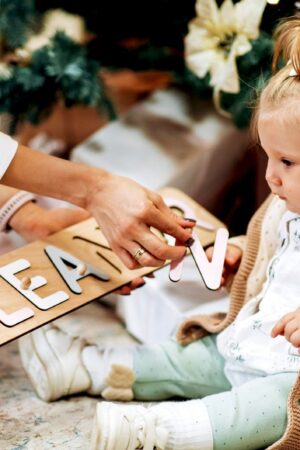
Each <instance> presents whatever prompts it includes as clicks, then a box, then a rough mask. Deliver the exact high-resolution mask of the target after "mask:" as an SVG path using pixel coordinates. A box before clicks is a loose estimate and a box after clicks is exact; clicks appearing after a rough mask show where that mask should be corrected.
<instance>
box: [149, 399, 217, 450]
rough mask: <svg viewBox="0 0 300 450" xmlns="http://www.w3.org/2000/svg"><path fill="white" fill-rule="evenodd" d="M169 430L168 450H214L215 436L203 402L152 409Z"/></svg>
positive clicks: (160, 422) (181, 403)
mask: <svg viewBox="0 0 300 450" xmlns="http://www.w3.org/2000/svg"><path fill="white" fill-rule="evenodd" d="M151 409H152V410H153V412H154V411H155V413H157V414H158V417H159V424H160V425H161V426H163V427H164V428H166V429H167V430H168V433H169V435H168V441H167V447H166V450H195V449H196V448H197V449H199V450H200V449H201V450H213V434H212V428H211V423H210V420H209V416H208V412H207V409H206V406H205V404H204V403H203V402H202V401H201V400H188V401H182V402H165V403H164V402H163V403H160V404H159V405H157V406H153V407H152V408H151Z"/></svg>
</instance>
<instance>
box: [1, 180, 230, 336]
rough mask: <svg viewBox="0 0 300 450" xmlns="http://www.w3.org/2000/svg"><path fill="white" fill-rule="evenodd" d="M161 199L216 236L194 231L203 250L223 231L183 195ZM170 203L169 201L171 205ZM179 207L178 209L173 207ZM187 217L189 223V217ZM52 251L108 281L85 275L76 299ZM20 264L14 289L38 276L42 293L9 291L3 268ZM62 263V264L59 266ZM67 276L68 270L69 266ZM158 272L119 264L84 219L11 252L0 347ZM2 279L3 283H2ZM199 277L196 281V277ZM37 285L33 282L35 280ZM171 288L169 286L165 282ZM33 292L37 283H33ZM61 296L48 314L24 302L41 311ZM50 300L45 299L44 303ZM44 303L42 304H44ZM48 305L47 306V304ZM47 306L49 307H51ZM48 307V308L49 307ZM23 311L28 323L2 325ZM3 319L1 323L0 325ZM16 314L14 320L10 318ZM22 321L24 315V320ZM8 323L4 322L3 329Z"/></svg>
mask: <svg viewBox="0 0 300 450" xmlns="http://www.w3.org/2000/svg"><path fill="white" fill-rule="evenodd" d="M161 194H162V195H163V197H164V198H165V199H168V201H169V203H170V199H172V200H171V204H172V205H173V206H174V207H176V206H177V207H179V209H181V206H182V204H183V203H184V204H185V205H187V207H188V209H189V210H190V211H193V212H194V217H196V218H198V219H200V220H204V221H206V222H208V223H210V224H211V225H213V227H215V230H207V229H203V228H201V227H199V228H198V227H197V234H198V236H199V239H200V242H201V244H202V246H203V247H206V246H207V245H209V244H211V243H213V242H214V239H215V234H216V229H217V228H220V227H224V225H223V224H222V222H220V221H219V220H218V219H216V217H215V216H213V215H212V214H210V213H209V212H208V211H207V210H205V209H204V208H202V207H201V206H199V205H198V204H197V203H196V202H195V201H193V200H192V199H191V198H190V197H188V196H186V195H185V194H183V193H182V192H181V191H179V190H177V189H174V188H165V189H163V190H161ZM173 199H174V201H173ZM178 205H180V206H178ZM188 217H191V215H189V216H188ZM49 245H51V246H55V247H56V248H58V249H61V250H63V251H64V252H67V253H69V254H70V255H72V256H74V257H76V258H78V259H80V260H82V261H83V262H84V263H85V264H88V265H91V266H93V267H95V268H97V269H98V270H100V271H102V272H105V273H106V274H107V275H108V276H109V278H110V279H109V281H102V280H100V279H97V278H95V277H94V276H91V275H88V276H85V277H84V278H82V279H79V280H78V285H79V286H80V289H81V290H82V293H81V294H75V293H74V292H72V290H71V289H70V288H69V287H68V285H67V284H66V282H65V281H64V279H63V278H62V276H61V275H60V273H59V272H58V270H57V268H56V267H55V265H54V264H53V263H52V262H51V260H50V259H49V257H48V256H47V255H46V253H45V248H46V247H47V246H49ZM20 260H26V261H27V262H28V266H29V267H28V268H25V269H24V270H22V271H20V272H18V273H16V272H14V273H13V274H12V278H13V279H14V280H15V281H14V283H16V280H17V283H19V281H21V279H23V278H24V277H29V278H30V279H32V278H33V277H34V276H42V277H44V278H45V279H46V283H45V284H44V285H43V286H42V287H37V288H35V286H34V283H32V286H31V288H30V289H29V290H27V291H23V290H22V292H20V288H18V286H19V285H17V287H13V282H10V281H7V279H8V278H7V273H8V272H12V271H11V270H10V271H9V270H8V271H7V270H6V268H5V267H6V266H7V265H11V264H15V263H16V262H17V261H19V263H18V265H19V266H20V267H21V266H22V264H23V266H26V265H27V264H25V263H24V261H23V263H22V264H21V263H20ZM64 261H65V260H64ZM68 269H69V270H70V271H72V270H75V269H72V268H71V266H68ZM155 270H157V268H153V267H151V268H141V269H137V270H129V269H127V268H126V267H125V266H124V264H122V262H121V261H120V259H119V258H118V257H117V256H116V255H115V254H114V253H113V252H112V250H110V249H109V248H108V247H107V242H106V240H105V238H104V236H103V234H102V233H101V231H100V230H99V227H98V226H97V223H96V221H95V220H94V219H88V220H86V221H84V222H81V223H79V224H77V225H74V226H71V227H69V228H67V229H65V230H62V231H60V232H58V233H56V234H54V235H52V236H50V237H48V238H46V239H45V240H41V241H36V242H33V243H31V244H28V245H26V246H24V247H22V248H19V249H16V250H14V251H12V252H9V253H7V254H5V255H1V257H0V345H3V344H5V343H7V342H9V341H11V340H13V339H15V338H17V337H19V336H21V335H23V334H25V333H28V332H29V331H32V330H34V329H35V328H38V327H39V326H41V325H44V324H46V323H48V322H50V321H52V320H54V319H56V318H58V317H61V316H63V315H64V314H67V313H69V312H71V311H73V310H75V309H77V308H79V307H81V306H83V305H85V304H86V303H88V302H90V301H92V300H95V299H97V298H99V297H102V296H104V295H106V294H108V293H110V292H112V291H114V290H115V289H117V288H119V287H121V286H123V285H125V284H127V283H128V282H130V281H131V280H133V279H134V278H136V277H137V276H143V275H146V274H149V273H151V272H154V271H155ZM5 277H6V278H5ZM199 277H200V275H199ZM37 280H38V279H37ZM170 282H171V281H170ZM37 286H39V283H38V282H37ZM58 291H62V292H63V293H64V294H65V297H67V299H65V300H63V301H62V302H61V303H58V304H55V305H54V306H50V307H48V309H41V308H40V307H37V306H36V304H34V303H32V301H30V300H28V298H26V295H27V293H28V292H29V293H30V295H31V293H35V294H37V295H38V298H39V305H43V306H42V307H43V308H44V307H45V305H46V304H47V302H46V300H44V299H45V298H46V297H48V296H50V295H52V296H53V294H55V293H57V292H58ZM49 298H50V297H48V299H49ZM43 300H44V303H43ZM49 302H50V300H49V301H48V303H49ZM50 303H51V302H50ZM50 303H49V304H50ZM20 310H23V311H24V312H27V315H30V314H31V316H30V317H28V318H26V320H24V321H22V322H19V323H17V324H14V325H10V326H7V324H6V325H4V322H5V320H4V319H3V317H4V318H5V317H6V316H7V317H8V318H9V317H18V312H19V311H20ZM1 314H2V320H1ZM10 314H15V316H13V315H12V316H10ZM25 315H26V314H25ZM8 322H9V320H8V321H7V323H8Z"/></svg>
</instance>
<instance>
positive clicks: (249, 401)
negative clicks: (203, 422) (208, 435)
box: [203, 373, 298, 450]
mask: <svg viewBox="0 0 300 450" xmlns="http://www.w3.org/2000/svg"><path fill="white" fill-rule="evenodd" d="M297 376H298V374H297V373H281V374H277V375H270V376H267V377H260V378H256V379H254V380H252V381H249V382H248V383H245V384H243V385H242V386H239V387H236V388H233V389H232V390H231V391H229V392H223V393H221V394H216V395H211V396H209V397H206V398H204V399H203V403H204V404H205V406H206V408H207V411H208V415H209V417H210V421H211V426H212V431H213V436H214V450H219V449H222V450H223V449H230V450H252V449H260V448H266V447H268V446H269V445H271V444H272V443H273V442H275V441H277V440H278V439H279V438H280V437H281V436H282V435H283V433H284V431H285V428H286V425H287V399H288V395H289V392H290V390H291V389H292V386H293V385H294V383H295V381H296V379H297Z"/></svg>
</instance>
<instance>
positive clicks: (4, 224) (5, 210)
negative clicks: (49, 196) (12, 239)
mask: <svg viewBox="0 0 300 450" xmlns="http://www.w3.org/2000/svg"><path fill="white" fill-rule="evenodd" d="M35 200H36V197H35V196H34V195H33V194H30V193H29V192H25V191H20V192H18V193H17V194H15V195H13V196H12V197H11V198H10V199H9V200H8V201H7V202H6V203H5V204H4V205H3V206H2V208H0V232H1V231H8V230H9V226H8V222H9V221H10V219H11V218H12V216H13V215H14V214H15V213H16V212H17V211H18V209H20V208H21V207H22V206H23V205H25V203H28V202H32V201H35Z"/></svg>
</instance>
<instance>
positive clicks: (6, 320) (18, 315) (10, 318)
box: [0, 308, 34, 327]
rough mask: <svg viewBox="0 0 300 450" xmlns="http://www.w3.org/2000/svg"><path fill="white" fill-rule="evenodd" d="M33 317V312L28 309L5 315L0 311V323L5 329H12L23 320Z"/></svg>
mask: <svg viewBox="0 0 300 450" xmlns="http://www.w3.org/2000/svg"><path fill="white" fill-rule="evenodd" d="M33 316H34V312H33V311H32V309H30V308H21V309H19V310H18V311H15V312H13V313H10V314H7V313H6V312H5V311H3V309H0V322H1V323H3V325H6V326H7V327H14V326H15V325H17V324H18V323H20V322H24V320H27V319H30V317H33Z"/></svg>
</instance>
